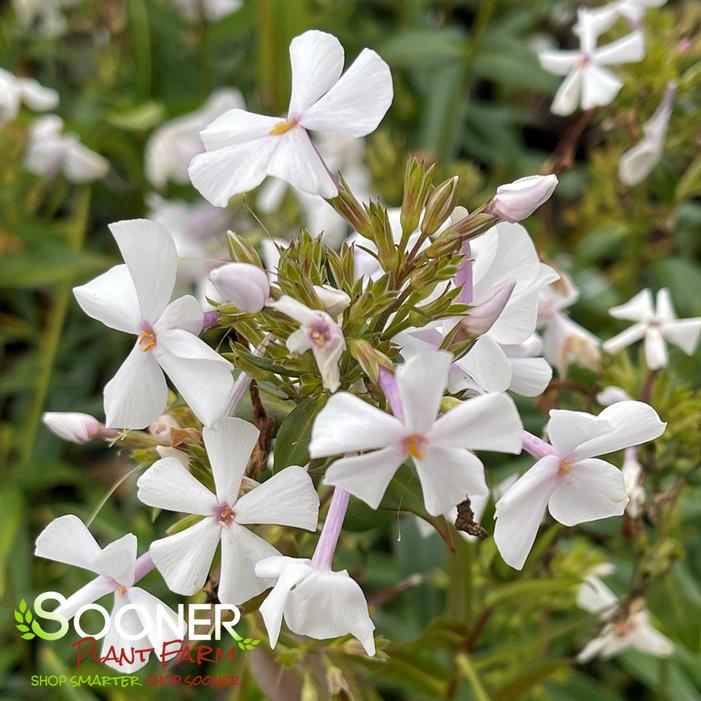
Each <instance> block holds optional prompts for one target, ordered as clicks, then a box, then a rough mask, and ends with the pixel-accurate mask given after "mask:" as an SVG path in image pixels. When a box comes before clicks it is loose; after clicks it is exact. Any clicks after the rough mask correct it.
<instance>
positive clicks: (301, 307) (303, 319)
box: [268, 295, 320, 325]
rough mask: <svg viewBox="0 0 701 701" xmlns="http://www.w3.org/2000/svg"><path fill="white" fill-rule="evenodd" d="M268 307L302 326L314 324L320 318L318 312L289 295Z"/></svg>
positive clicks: (269, 303)
mask: <svg viewBox="0 0 701 701" xmlns="http://www.w3.org/2000/svg"><path fill="white" fill-rule="evenodd" d="M268 306H269V307H270V308H271V309H275V310H276V311H278V312H280V313H281V314H284V315H285V316H289V317H290V319H294V320H295V321H297V322H298V323H300V324H302V325H307V324H312V323H314V322H315V321H317V320H318V319H319V318H320V317H319V311H318V310H316V309H310V308H309V307H308V306H306V305H305V304H302V303H301V302H298V301H297V300H296V299H294V298H293V297H290V296H289V295H282V297H280V299H278V300H277V301H275V302H268Z"/></svg>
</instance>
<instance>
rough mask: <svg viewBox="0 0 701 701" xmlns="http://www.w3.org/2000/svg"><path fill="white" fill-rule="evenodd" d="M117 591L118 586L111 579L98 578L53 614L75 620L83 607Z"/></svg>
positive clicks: (75, 593) (68, 599) (67, 600)
mask: <svg viewBox="0 0 701 701" xmlns="http://www.w3.org/2000/svg"><path fill="white" fill-rule="evenodd" d="M115 589H116V585H115V583H114V581H113V580H111V579H110V578H109V577H96V578H95V579H92V580H90V581H89V582H88V583H87V584H86V585H85V586H84V587H81V588H80V589H78V591H76V592H74V593H73V594H71V595H70V596H69V597H68V598H67V599H66V601H65V602H64V603H63V604H62V605H61V606H58V607H56V609H54V611H53V613H55V614H57V615H59V616H65V617H66V618H73V616H75V613H76V611H77V610H78V609H79V608H80V607H81V606H85V605H86V604H92V603H93V601H97V600H98V599H101V598H102V597H103V596H107V594H110V593H112V592H113V591H114V590H115Z"/></svg>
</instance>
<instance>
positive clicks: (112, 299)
mask: <svg viewBox="0 0 701 701" xmlns="http://www.w3.org/2000/svg"><path fill="white" fill-rule="evenodd" d="M73 294H74V295H75V298H76V301H77V302H78V304H79V305H80V308H81V309H82V310H83V311H84V312H85V313H86V314H87V315H88V316H89V317H91V318H92V319H97V320H98V321H101V322H102V323H103V324H105V326H109V327H110V328H111V329H116V330H117V331H124V332H125V333H133V334H138V333H140V330H141V329H140V325H141V311H140V309H139V300H138V299H137V297H136V290H135V289H134V282H133V280H132V279H131V275H130V274H129V269H128V268H127V266H126V265H115V266H114V267H113V268H110V269H109V270H108V271H107V272H106V273H102V275H98V276H97V277H96V278H95V279H94V280H91V281H90V282H86V283H85V284H84V285H80V287H74V288H73Z"/></svg>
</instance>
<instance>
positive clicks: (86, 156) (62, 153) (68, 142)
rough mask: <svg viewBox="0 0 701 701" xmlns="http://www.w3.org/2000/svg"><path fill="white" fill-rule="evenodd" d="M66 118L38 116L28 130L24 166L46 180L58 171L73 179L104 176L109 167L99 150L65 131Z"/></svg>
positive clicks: (95, 178)
mask: <svg viewBox="0 0 701 701" xmlns="http://www.w3.org/2000/svg"><path fill="white" fill-rule="evenodd" d="M62 132H63V120H62V119H61V118H60V117H57V116H56V115H55V114H50V115H47V116H46V117H41V118H40V119H37V120H36V121H35V122H34V124H32V126H31V128H30V130H29V142H28V144H27V154H26V156H25V161H24V164H25V167H26V168H27V170H28V171H29V172H30V173H34V175H37V176H39V177H41V178H45V179H47V180H49V179H51V178H55V177H56V176H57V175H58V174H59V173H63V175H64V176H65V177H66V178H67V179H68V180H70V181H71V182H72V183H88V182H91V181H93V180H101V179H102V178H104V177H105V176H106V175H107V173H108V172H109V169H110V164H109V162H108V161H107V160H106V159H105V158H103V157H102V156H101V155H100V154H99V153H95V151H91V150H90V149H89V148H88V147H87V146H83V144H81V143H80V141H79V139H78V137H77V136H76V135H75V134H63V133H62Z"/></svg>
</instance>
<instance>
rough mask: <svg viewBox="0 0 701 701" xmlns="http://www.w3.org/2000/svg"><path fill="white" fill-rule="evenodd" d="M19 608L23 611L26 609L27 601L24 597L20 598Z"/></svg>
mask: <svg viewBox="0 0 701 701" xmlns="http://www.w3.org/2000/svg"><path fill="white" fill-rule="evenodd" d="M19 610H20V611H21V612H22V613H24V612H25V611H26V610H27V602H26V601H25V600H24V599H21V600H20V602H19Z"/></svg>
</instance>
